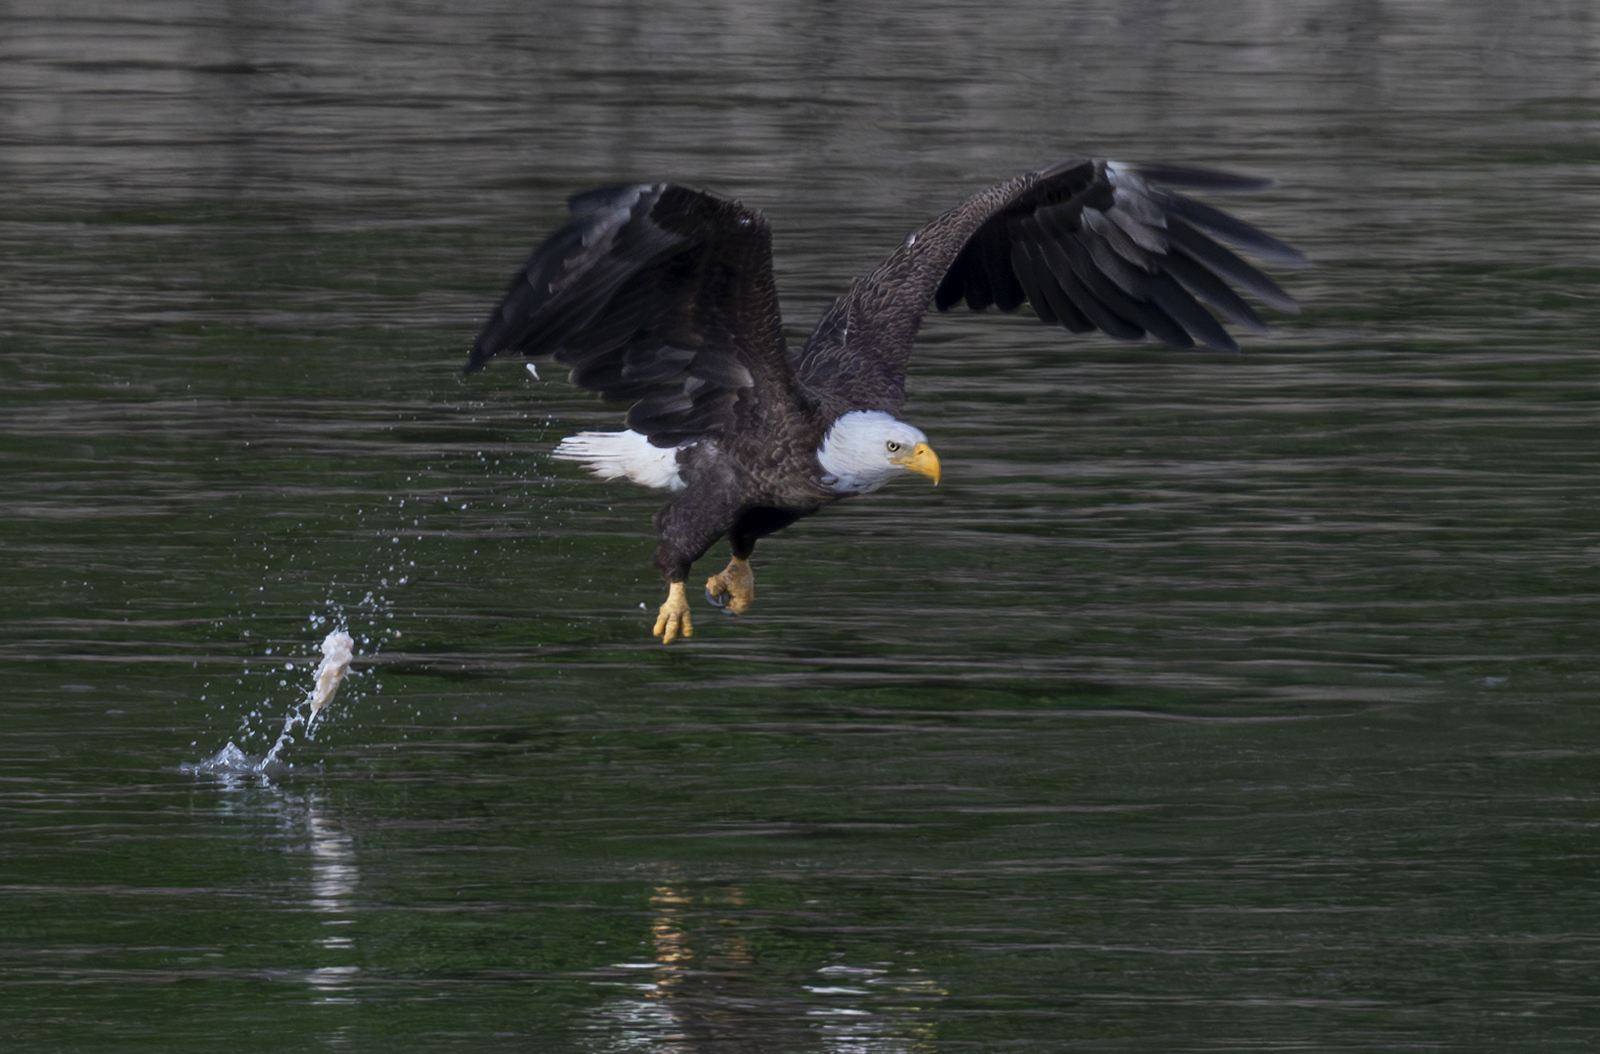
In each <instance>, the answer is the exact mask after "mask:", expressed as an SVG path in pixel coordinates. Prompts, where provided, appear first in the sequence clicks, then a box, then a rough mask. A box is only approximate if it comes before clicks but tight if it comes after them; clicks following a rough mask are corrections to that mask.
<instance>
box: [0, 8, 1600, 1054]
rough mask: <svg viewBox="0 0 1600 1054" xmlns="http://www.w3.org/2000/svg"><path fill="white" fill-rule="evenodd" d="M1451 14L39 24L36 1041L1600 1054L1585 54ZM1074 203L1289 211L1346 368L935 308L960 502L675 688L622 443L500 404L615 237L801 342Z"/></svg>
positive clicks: (2, 177) (14, 198) (555, 385)
mask: <svg viewBox="0 0 1600 1054" xmlns="http://www.w3.org/2000/svg"><path fill="white" fill-rule="evenodd" d="M1443 12H1444V9H1443V8H1442V7H1435V6H1433V5H1423V6H1420V7H1415V8H1405V9H1401V8H1394V7H1384V6H1378V5H1361V4H1353V5H1332V4H1314V3H1293V4H1284V5H1278V6H1277V7H1275V8H1272V9H1270V10H1268V9H1262V10H1260V11H1256V10H1251V11H1248V12H1246V11H1239V10H1235V9H1233V8H1230V7H1228V6H1227V5H1220V4H1200V5H1190V6H1188V7H1181V8H1174V7H1170V6H1166V5H1134V6H1131V7H1130V6H1125V5H1111V4H1104V5H1102V4H1092V5H1085V6H1082V7H1081V8H1072V9H1062V8H1060V7H1058V6H1056V5H1031V4H1030V5H1017V6H1015V7H1013V8H1006V9H1003V10H1001V9H992V10H990V9H977V8H972V9H968V8H964V7H959V6H954V5H952V6H942V5H932V6H929V5H926V4H917V5H910V4H907V5H899V4H885V5H875V6H873V7H870V8H862V9H860V10H857V9H841V8H840V7H839V6H838V5H818V6H807V7H798V8H794V9H793V10H792V11H790V12H788V13H785V14H781V15H779V14H773V13H770V12H768V11H767V10H766V9H762V8H757V7H754V6H745V5H730V6H726V7H715V6H709V5H694V4H676V3H670V2H669V3H666V4H656V5H650V6H648V7H646V6H638V5H624V4H615V5H601V6H596V7H591V8H559V7H550V8H548V9H545V8H539V9H534V10H532V11H531V13H530V10H525V9H522V8H518V7H516V6H514V5H494V4H468V5H465V6H462V7H459V8H452V9H451V11H449V12H444V11H442V10H441V11H440V12H430V11H428V10H426V9H423V8H419V7H395V8H384V9H380V8H372V9H365V8H363V9H356V8H346V7H342V6H337V5H323V4H315V3H314V4H309V5H302V6H296V7H292V8H285V9H281V10H278V9H274V10H272V11H270V12H269V11H267V10H265V9H263V10H261V11H255V12H251V11H246V10H240V9H236V8H229V9H210V8H202V7H199V6H193V5H185V4H150V5H147V6H144V7H140V8H137V9H135V10H127V11H123V10H118V11H115V12H113V11H112V10H111V9H109V8H107V9H102V8H99V7H95V6H93V5H85V6H83V7H82V9H73V10H67V9H60V10H57V9H46V8H40V9H37V10H36V9H33V8H31V7H17V6H12V7H8V8H6V9H5V10H4V11H3V12H0V59H3V61H0V100H4V103H3V104H0V197H3V199H4V201H5V204H4V205H3V206H0V349H3V355H0V466H3V471H4V476H3V479H4V482H5V487H6V493H5V494H4V497H3V498H0V557H3V559H4V565H5V567H6V568H7V572H6V574H5V575H4V576H0V577H3V581H0V601H3V603H0V676H3V682H0V683H3V688H0V718H3V721H4V725H3V727H4V736H3V737H0V847H3V848H0V1035H3V1036H4V1037H5V1038H4V1040H3V1041H0V1046H3V1047H4V1048H5V1049H13V1048H14V1049H17V1050H28V1051H57V1050H59V1051H98V1050H117V1051H130V1050H161V1051H188V1050H214V1049H217V1048H218V1047H219V1046H231V1047H237V1048H241V1049H245V1050H295V1051H300V1050H321V1049H332V1050H380V1049H382V1050H387V1049H394V1048H395V1047H397V1046H404V1047H405V1048H406V1049H415V1050H446V1049H462V1050H473V1051H480V1052H481V1051H499V1050H519V1051H520V1050H529V1051H583V1052H589V1051H593V1052H614V1051H628V1052H633V1051H641V1052H642V1051H649V1052H660V1054H683V1052H702V1051H711V1052H724V1051H738V1052H743V1051H785V1052H787V1051H796V1052H822V1054H845V1052H850V1054H857V1052H870V1054H911V1052H917V1054H922V1052H939V1054H944V1052H947V1051H965V1050H986V1051H987V1050H995V1051H1056V1050H1093V1051H1179V1050H1183V1051H1190V1050H1192V1051H1219V1050H1240V1051H1262V1050H1284V1051H1289V1050H1295V1051H1301V1050H1315V1051H1384V1050H1407V1051H1412V1050H1427V1051H1452V1052H1454V1051H1494V1052H1500V1051H1511V1050H1528V1051H1549V1050H1573V1051H1580V1050H1590V1049H1593V1047H1594V1045H1595V1044H1596V1042H1597V1041H1600V1011H1597V1010H1596V1009H1595V1007H1596V1002H1595V998H1594V996H1595V992H1596V990H1597V988H1596V978H1597V976H1600V906H1597V905H1600V896H1597V894H1600V873H1597V857H1600V850H1597V843H1596V839H1595V833H1596V829H1597V826H1596V825H1597V824H1600V804H1597V784H1596V775H1595V774H1596V771H1597V766H1596V758H1597V754H1600V747H1597V743H1600V717H1597V716H1596V713H1595V707H1594V699H1595V692H1596V685H1597V683H1600V673H1597V672H1596V666H1595V659H1594V652H1595V631H1594V627H1595V625H1596V618H1597V616H1600V567H1597V564H1600V531H1597V525H1600V510H1597V508H1596V499H1595V496H1594V484H1593V479H1594V470H1593V465H1594V460H1595V458H1594V451H1595V450H1596V449H1600V398H1597V396H1596V392H1597V391H1600V387H1597V385H1600V365H1597V360H1596V358H1595V356H1594V333H1595V332H1596V330H1597V323H1600V309H1597V307H1596V301H1595V298H1594V294H1593V292H1592V290H1593V289H1594V288H1595V286H1596V279H1597V278H1600V267H1597V265H1596V262H1595V258H1594V250H1593V245H1594V241H1595V233H1596V232H1595V218H1594V217H1595V215H1596V212H1595V194H1594V189H1593V186H1594V175H1595V173H1594V163H1595V159H1596V155H1597V151H1596V146H1595V144H1596V129H1597V119H1600V103H1597V96H1596V94H1595V88H1594V85H1593V77H1592V70H1593V56H1592V53H1591V52H1592V47H1591V44H1590V42H1591V41H1592V40H1593V36H1594V31H1595V28H1596V27H1595V25H1594V24H1593V22H1592V20H1591V18H1590V16H1589V15H1588V13H1587V12H1586V11H1582V10H1580V9H1576V8H1570V7H1562V6H1559V5H1534V6H1530V7H1527V8H1525V9H1517V10H1516V11H1511V10H1509V9H1503V8H1501V7H1499V6H1495V5H1489V4H1468V5H1455V6H1452V7H1451V8H1450V12H1451V14H1452V17H1450V18H1448V19H1446V18H1444V16H1443ZM1079 149H1082V150H1092V151H1093V152H1096V153H1101V154H1109V155H1112V156H1122V157H1129V158H1160V159H1167V160H1174V161H1197V162H1209V163H1213V164H1233V165H1235V166H1238V167H1241V168H1244V169H1247V170H1250V171H1256V172H1267V173H1271V174H1273V175H1275V176H1277V177H1278V178H1279V179H1280V180H1281V187H1280V189H1278V190H1276V191H1273V192H1271V193H1269V194H1266V195H1261V196H1259V197H1255V198H1250V199H1236V200H1233V201H1229V202H1226V203H1225V204H1227V205H1228V206H1229V207H1230V208H1232V209H1234V210H1235V211H1238V212H1239V213H1240V214H1242V215H1244V216H1246V217H1247V218H1249V219H1251V220H1252V221H1254V222H1257V223H1259V224H1261V225H1262V226H1264V227H1266V228H1267V229H1269V230H1271V231H1272V232H1273V233H1275V234H1278V235H1280V236H1282V237H1284V238H1285V239H1286V240H1288V241H1290V242H1291V243H1293V244H1295V245H1296V246H1298V247H1300V248H1302V249H1304V250H1305V251H1306V252H1307V253H1308V254H1309V255H1310V256H1311V257H1312V258H1313V259H1314V260H1316V261H1317V265H1318V266H1317V267H1316V268H1315V269H1314V270H1309V271H1303V272H1290V273H1286V274H1283V275H1282V276H1281V277H1282V280H1283V283H1284V284H1285V285H1286V286H1287V287H1288V288H1290V289H1291V290H1292V291H1294V292H1295V293H1296V295H1298V296H1299V297H1301V299H1302V300H1303V301H1304V303H1305V305H1306V310H1305V311H1304V313H1302V314H1301V315H1299V316H1295V317H1283V316H1277V317H1274V318H1273V319H1272V322H1273V324H1274V325H1273V330H1272V332H1271V333H1270V334H1268V335H1266V336H1263V337H1251V338H1249V339H1248V340H1247V342H1246V350H1245V352H1244V354H1242V355H1239V356H1224V355H1213V354H1209V353H1204V354H1196V353H1178V352H1168V351H1165V350H1160V349H1157V348H1154V347H1149V346H1133V347H1129V346H1126V345H1120V344H1116V343H1114V342H1110V341H1105V340H1090V339H1077V340H1069V339H1067V338H1064V337H1063V336H1062V335H1061V334H1060V333H1058V332H1054V331H1048V330H1045V329H1043V328H1042V327H1039V326H1037V325H1036V324H1034V323H1032V322H1031V321H1029V320H1026V319H1020V318H1003V317H994V316H968V315H952V316H950V317H946V318H940V319H937V320H935V321H934V322H933V323H932V324H930V325H929V326H928V327H927V329H926V330H925V333H924V338H923V341H922V344H921V347H920V349H919V352H918V356H917V358H916V359H915V360H914V363H913V373H912V400H911V403H910V405H909V406H908V409H907V416H908V418H909V419H910V420H912V421H913V422H914V423H915V424H917V425H918V426H919V427H920V428H922V429H923V430H924V431H926V432H927V433H928V435H929V436H930V439H931V441H932V442H933V444H934V446H935V447H936V448H937V449H938V450H939V452H940V455H941V458H942V459H943V461H944V465H945V480H944V483H943V485H941V486H940V487H938V488H937V489H934V488H932V487H929V486H927V485H926V484H922V485H918V484H915V483H908V484H903V485H896V486H894V487H891V488H889V489H888V490H886V491H884V492H882V493H880V494H878V495H875V496H873V497H871V498H870V499H866V500H862V501H860V502H858V503H856V504H853V505H852V504H846V505H844V506H841V507H838V508H836V509H834V510H830V511H829V512H828V513H825V514H824V515H822V516H819V517H817V518H815V519H814V520H810V521H807V522H805V523H803V524H801V525H799V526H797V527H795V528H792V529H790V530H788V531H786V532H784V533H783V534H781V535H779V536H776V537H774V538H773V539H770V540H769V541H767V542H764V543H763V544H762V546H761V548H760V550H759V551H758V553H757V559H756V572H757V576H758V589H759V595H758V600H757V606H756V608H755V610H754V611H753V612H752V614H751V615H749V616H747V617H744V618H740V619H735V618H731V617H726V616H722V615H719V614H717V613H716V612H714V611H713V610H711V609H710V608H709V607H704V606H697V608H696V611H695V615H696V635H695V637H694V639H693V640H692V641H690V642H687V643H685V644H682V645H678V644H675V645H673V646H671V647H668V648H663V647H661V646H659V645H656V644H654V643H653V642H652V640H651V638H650V636H649V633H648V630H649V624H650V622H651V621H652V619H653V614H654V610H655V607H656V605H657V604H659V602H660V600H661V588H660V584H659V581H658V580H657V579H656V576H655V575H654V573H653V571H652V570H651V568H650V556H651V553H652V551H653V547H654V543H653V540H652V538H651V534H650V530H649V519H650V516H651V513H652V512H653V510H654V508H655V505H656V499H655V498H654V497H653V496H652V495H650V494H647V493H645V492H642V491H636V490H632V489H629V488H628V487H626V486H621V485H615V484H613V485H602V484H598V483H595V482H593V481H590V480H588V479H586V478H583V477H582V476H581V475H579V474H578V473H577V472H576V471H574V470H573V468H572V467H571V466H567V465H560V464H557V463H555V462H552V461H551V460H550V459H549V457H548V453H549V450H550V448H551V447H552V446H553V445H554V443H555V441H556V440H558V439H559V438H560V437H561V436H563V435H566V434H569V433H571V432H573V431H576V430H578V429H582V428H612V427H616V426H615V421H616V415H615V413H614V412H612V411H608V410H606V409H605V408H604V407H602V406H599V405H597V404H595V403H593V402H592V401H590V400H589V399H588V398H587V397H586V396H584V395H582V394H581V393H577V392H574V391H573V390H572V389H571V388H570V387H569V386H567V385H566V384H565V383H564V382H563V381H562V380H561V378H560V371H559V370H556V369H551V368H546V369H545V370H544V371H543V373H544V375H545V378H546V379H545V380H543V381H535V380H533V379H532V378H531V377H529V376H528V375H527V374H526V373H525V372H524V371H522V370H521V369H520V368H518V367H516V366H514V365H512V366H506V367H496V368H495V369H493V370H491V371H489V372H488V373H487V374H485V375H480V376H475V377H473V378H471V379H462V378H461V377H460V376H459V373H458V371H459V367H460V365H461V364H462V362H463V361H464V357H465V350H466V348H467V346H468V345H469V344H470V342H471V338H472V336H473V334H474V333H475V332H476V329H477V326H478V324H479V322H480V321H481V319H482V317H483V315H484V313H485V312H486V311H487V310H488V309H489V308H490V307H491V306H492V304H493V302H494V299H495V297H496V295H497V294H498V292H499V290H500V289H501V288H502V287H503V284H504V281H505V280H506V277H507V275H508V274H509V273H510V270H511V268H513V267H514V266H515V265H516V264H517V263H518V262H519V260H520V258H521V256H522V254H523V253H525V252H526V250H527V249H528V247H529V246H531V244H532V243H533V242H534V240H536V239H537V237H539V236H540V235H541V234H542V233H543V232H545V231H547V230H549V229H550V228H551V226H553V225H554V224H555V223H557V222H558V221H559V217H560V207H561V202H562V200H563V198H564V197H565V196H566V195H567V194H569V193H571V192H574V191H576V190H580V189H584V188H587V187H590V186H593V185H597V184H600V183H605V182H611V181H615V180H617V179H621V178H632V177H638V176H672V177H676V178H681V179H685V180H689V181H693V182H698V183H702V184H705V185H709V186H713V187H716V188H718V189H721V190H725V191H729V192H732V193H736V194H739V195H740V196H742V197H743V198H744V200H746V201H747V202H748V203H750V204H752V205H756V206H758V207H761V208H763V209H765V210H766V211H767V212H768V213H769V215H770V216H771V217H772V220H773V223H774V227H775V230H776V238H777V253H778V268H779V271H780V282H781V286H782V289H783V291H784V294H785V296H786V298H787V299H786V301H785V308H786V312H787V313H788V315H789V318H790V320H791V324H792V329H793V333H792V336H791V339H795V336H796V335H799V334H801V333H803V331H804V329H805V328H806V326H807V325H808V324H809V320H810V319H812V318H814V317H815V315H816V313H817V312H818V311H819V310H820V309H821V307H822V306H823V305H824V304H825V303H826V302H827V301H828V299H830V298H831V297H832V296H833V295H835V294H836V293H837V292H838V291H839V290H840V289H841V288H842V286H843V283H844V281H845V280H846V279H847V278H848V277H849V276H850V275H852V274H856V273H860V272H862V271H864V270H866V269H867V268H868V267H870V266H871V265H872V264H873V263H874V262H875V260H876V259H877V258H878V257H879V256H880V255H881V254H882V253H884V252H885V251H887V250H888V249H889V248H890V247H892V246H893V245H895V244H897V242H898V241H899V239H901V238H902V237H904V235H905V233H907V232H908V231H909V230H911V229H912V228H914V227H915V226H917V225H918V224H919V223H921V222H922V221H923V220H925V219H926V218H928V217H929V216H931V215H933V214H934V213H935V212H937V211H938V210H940V209H942V208H944V207H946V206H947V205H949V204H951V203H953V202H954V201H955V200H957V199H958V198H959V197H960V196H961V195H962V194H963V193H965V192H967V191H969V190H971V189H973V188H976V187H978V186H981V185H983V184H985V183H987V182H989V181H993V180H997V179H1000V178H1003V177H1006V176H1008V175H1010V174H1013V173H1014V172H1017V171H1021V170H1023V169H1025V168H1028V167H1030V166H1032V165H1035V164H1037V163H1039V162H1041V161H1044V160H1047V159H1050V158H1052V157H1055V156H1058V155H1061V154H1065V153H1068V152H1072V151H1074V150H1079ZM722 555H723V554H721V553H720V552H715V551H714V552H713V554H712V555H711V557H709V558H708V561H707V567H706V570H707V572H708V573H709V572H710V571H712V570H715V568H716V566H720V564H719V561H720V559H721V558H722ZM339 624H342V625H348V626H349V628H350V630H351V632H352V633H353V634H354V635H355V636H356V638H357V641H358V650H359V652H360V654H361V658H360V659H359V660H358V666H357V670H356V672H355V674H354V675H353V676H352V678H351V679H350V680H349V681H347V682H346V685H345V689H344V691H343V692H342V694H341V697H340V700H339V701H338V702H337V703H336V704H335V706H334V707H333V709H332V710H331V711H330V712H329V713H328V715H327V720H326V722H325V723H324V724H323V725H322V726H321V727H320V728H319V729H318V730H317V731H316V733H315V735H314V736H313V737H311V738H309V739H308V738H306V737H305V735H304V734H303V733H302V734H300V735H299V736H298V737H297V740H296V742H295V743H293V744H291V746H290V748H289V754H288V756H289V758H290V760H292V761H293V762H294V768H293V769H292V771H290V772H288V773H287V774H285V775H283V776H282V777H281V778H278V779H275V780H264V779H259V778H255V777H251V776H232V777H224V776H217V775H197V774H194V773H193V772H192V771H188V769H187V768H186V767H187V766H193V765H194V764H195V763H197V762H201V761H204V760H205V759H206V758H208V757H210V756H212V755H213V754H215V753H216V752H217V751H218V750H220V749H221V748H223V747H224V746H225V745H226V744H227V743H228V742H230V741H233V742H235V743H237V744H238V745H239V746H240V747H241V748H243V749H244V750H246V751H248V752H250V753H251V754H253V755H255V756H260V754H262V753H263V752H264V751H265V750H266V749H267V748H268V747H269V746H270V745H271V743H272V742H273V740H274V739H275V738H276V737H277V735H278V733H279V731H280V729H281V727H282V723H283V718H284V715H285V714H286V713H287V712H289V710H290V709H292V708H293V707H294V706H296V705H297V704H298V703H299V702H300V701H301V700H302V699H303V696H304V693H305V691H306V690H307V689H308V688H309V686H310V679H311V670H312V668H313V667H314V666H315V659H316V654H315V650H316V646H317V644H318V643H319V642H320V641H321V639H322V637H323V635H324V634H325V633H326V632H327V631H328V630H329V629H330V628H332V626H334V625H339ZM291 667H292V668H291Z"/></svg>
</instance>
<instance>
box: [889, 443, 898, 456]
mask: <svg viewBox="0 0 1600 1054" xmlns="http://www.w3.org/2000/svg"><path fill="white" fill-rule="evenodd" d="M889 453H891V454H898V453H900V444H899V443H896V442H895V441H894V440H893V439H891V440H889Z"/></svg>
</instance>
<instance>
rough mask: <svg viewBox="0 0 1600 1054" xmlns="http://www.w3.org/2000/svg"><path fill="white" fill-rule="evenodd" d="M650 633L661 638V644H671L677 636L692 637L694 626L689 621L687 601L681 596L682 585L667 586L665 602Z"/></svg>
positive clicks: (675, 583)
mask: <svg viewBox="0 0 1600 1054" xmlns="http://www.w3.org/2000/svg"><path fill="white" fill-rule="evenodd" d="M650 632H652V633H654V634H655V635H656V636H658V637H660V638H661V643H662V644H671V643H672V642H673V641H674V640H676V639H678V637H679V636H683V637H692V636H694V625H693V623H691V622H690V621H689V600H688V598H687V597H685V596H684V595H683V583H682V582H672V583H670V584H669V585H668V586H667V601H666V603H664V604H662V605H661V613H660V614H659V615H657V616H656V628H655V629H653V630H651V631H650Z"/></svg>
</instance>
